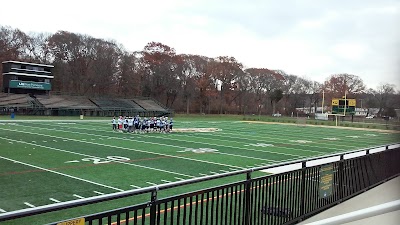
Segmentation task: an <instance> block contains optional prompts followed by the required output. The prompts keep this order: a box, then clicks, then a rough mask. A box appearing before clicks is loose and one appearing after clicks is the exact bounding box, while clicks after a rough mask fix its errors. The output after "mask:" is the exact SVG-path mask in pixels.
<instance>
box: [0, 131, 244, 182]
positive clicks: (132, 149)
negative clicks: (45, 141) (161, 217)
mask: <svg viewBox="0 0 400 225" xmlns="http://www.w3.org/2000/svg"><path fill="white" fill-rule="evenodd" d="M0 129H1V130H9V131H14V132H20V133H27V134H35V135H40V136H45V137H52V138H59V139H63V140H64V141H66V140H69V141H75V142H82V143H86V144H93V145H99V146H105V147H111V148H119V149H124V150H129V151H137V152H142V153H148V154H154V155H160V156H168V157H171V158H178V159H184V160H190V161H196V162H202V163H208V164H214V165H219V166H227V167H235V168H238V169H243V168H242V167H240V166H234V165H227V164H224V163H216V162H209V161H205V160H199V159H192V158H186V157H182V156H175V155H168V154H163V153H157V152H151V151H145V150H139V149H134V148H125V147H119V146H114V145H106V144H100V143H95V142H89V141H82V140H77V139H70V138H63V137H57V136H52V135H46V134H38V133H32V132H28V131H18V130H12V129H4V128H0ZM37 129H44V130H56V129H48V128H37ZM61 132H67V133H78V134H85V135H91V134H87V133H81V132H68V131H61ZM123 140H126V139H123ZM147 143H150V142H147ZM176 147H178V146H176ZM176 174H177V175H180V174H178V173H176ZM184 176H188V175H184ZM189 177H193V176H189Z"/></svg>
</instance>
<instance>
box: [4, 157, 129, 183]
mask: <svg viewBox="0 0 400 225" xmlns="http://www.w3.org/2000/svg"><path fill="white" fill-rule="evenodd" d="M0 158H1V159H5V160H8V161H11V162H15V163H19V164H22V165H25V166H30V167H33V168H36V169H41V170H44V171H47V172H50V173H55V174H58V175H61V176H65V177H69V178H72V179H76V180H80V181H84V182H87V183H91V184H95V185H98V186H102V187H106V188H110V189H113V190H117V191H124V190H122V189H119V188H115V187H111V186H108V185H104V184H100V183H96V182H93V181H90V180H85V179H82V178H79V177H74V176H71V175H68V174H64V173H60V172H57V171H54V170H49V169H45V168H42V167H39V166H34V165H31V164H28V163H24V162H20V161H17V160H13V159H9V158H6V157H3V156H0Z"/></svg>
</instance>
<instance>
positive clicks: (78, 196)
mask: <svg viewBox="0 0 400 225" xmlns="http://www.w3.org/2000/svg"><path fill="white" fill-rule="evenodd" d="M73 196H74V197H77V198H85V197H82V196H80V195H76V194H73Z"/></svg>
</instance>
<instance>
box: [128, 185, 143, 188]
mask: <svg viewBox="0 0 400 225" xmlns="http://www.w3.org/2000/svg"><path fill="white" fill-rule="evenodd" d="M129 186H131V187H134V188H141V187H139V186H136V185H133V184H131V185H129Z"/></svg>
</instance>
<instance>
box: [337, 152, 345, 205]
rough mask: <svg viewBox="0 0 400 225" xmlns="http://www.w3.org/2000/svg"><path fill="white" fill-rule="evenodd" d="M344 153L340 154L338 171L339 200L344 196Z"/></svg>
mask: <svg viewBox="0 0 400 225" xmlns="http://www.w3.org/2000/svg"><path fill="white" fill-rule="evenodd" d="M343 164H344V155H340V161H339V167H338V173H339V184H338V189H339V190H338V192H339V202H338V203H340V202H342V201H343V198H344V165H343Z"/></svg>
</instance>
